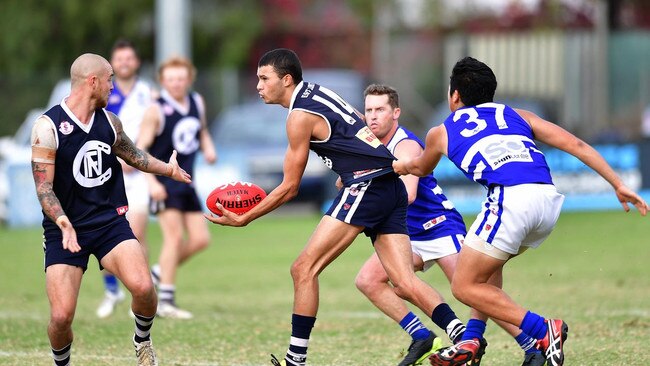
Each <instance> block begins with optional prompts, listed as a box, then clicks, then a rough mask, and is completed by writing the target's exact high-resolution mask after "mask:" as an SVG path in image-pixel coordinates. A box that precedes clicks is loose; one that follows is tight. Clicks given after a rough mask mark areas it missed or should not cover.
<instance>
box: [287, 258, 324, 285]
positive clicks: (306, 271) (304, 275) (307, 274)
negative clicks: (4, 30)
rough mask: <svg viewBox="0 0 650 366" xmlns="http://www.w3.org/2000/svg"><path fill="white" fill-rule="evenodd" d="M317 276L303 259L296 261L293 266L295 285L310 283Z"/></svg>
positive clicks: (292, 272)
mask: <svg viewBox="0 0 650 366" xmlns="http://www.w3.org/2000/svg"><path fill="white" fill-rule="evenodd" d="M317 276H318V274H317V273H316V272H315V271H314V270H313V268H312V266H311V265H310V263H308V262H307V261H305V260H303V259H301V258H298V259H296V260H295V261H294V262H293V264H292V265H291V278H292V279H293V283H294V284H298V283H301V282H306V281H310V280H311V279H313V278H315V277H317Z"/></svg>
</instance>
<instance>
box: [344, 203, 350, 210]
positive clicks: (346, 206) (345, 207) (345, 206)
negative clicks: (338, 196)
mask: <svg viewBox="0 0 650 366" xmlns="http://www.w3.org/2000/svg"><path fill="white" fill-rule="evenodd" d="M350 207H352V205H350V204H349V203H344V204H343V209H344V210H345V211H347V210H349V209H350Z"/></svg>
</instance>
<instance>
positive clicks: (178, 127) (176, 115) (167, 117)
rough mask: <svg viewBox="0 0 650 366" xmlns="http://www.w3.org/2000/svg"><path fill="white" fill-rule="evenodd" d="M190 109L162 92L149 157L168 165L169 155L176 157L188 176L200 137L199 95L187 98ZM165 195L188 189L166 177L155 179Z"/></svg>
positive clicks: (200, 105)
mask: <svg viewBox="0 0 650 366" xmlns="http://www.w3.org/2000/svg"><path fill="white" fill-rule="evenodd" d="M187 98H188V99H189V103H188V105H189V108H186V107H184V106H183V105H181V104H180V103H178V102H176V100H174V98H172V97H171V96H170V95H169V93H167V91H165V90H163V91H162V92H161V95H160V98H158V100H157V102H158V104H159V105H160V125H159V130H158V135H157V136H156V138H155V139H154V141H153V143H152V144H151V147H150V148H149V153H151V155H152V156H154V157H155V158H157V159H159V160H162V161H169V158H170V157H171V155H172V152H173V151H174V150H176V152H177V153H178V154H177V155H176V159H177V160H178V165H179V166H180V167H181V168H182V169H184V170H185V171H186V172H187V173H188V174H190V175H193V173H194V159H195V157H196V153H197V151H198V150H199V148H200V146H201V143H200V139H199V135H200V132H201V117H200V116H201V114H200V112H199V111H200V110H201V109H200V108H203V105H202V104H201V103H200V101H199V97H198V94H196V93H191V94H190V95H189V96H188V97H187ZM156 178H157V179H158V181H160V182H161V183H162V184H163V185H164V186H165V188H166V189H167V192H168V193H173V192H179V191H180V192H184V191H186V190H187V189H188V187H190V185H188V184H186V183H183V182H177V181H175V180H173V179H171V178H169V177H165V176H161V175H157V176H156Z"/></svg>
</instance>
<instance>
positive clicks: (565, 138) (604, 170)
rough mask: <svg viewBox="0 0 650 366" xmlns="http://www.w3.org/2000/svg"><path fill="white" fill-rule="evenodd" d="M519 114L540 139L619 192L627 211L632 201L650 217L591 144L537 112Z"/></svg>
mask: <svg viewBox="0 0 650 366" xmlns="http://www.w3.org/2000/svg"><path fill="white" fill-rule="evenodd" d="M516 111H517V113H519V115H521V116H522V117H523V118H524V119H525V120H526V121H527V122H528V123H529V124H530V126H531V128H532V130H533V134H534V137H535V139H536V140H539V141H541V142H543V143H545V144H548V145H550V146H553V147H555V148H557V149H560V150H562V151H565V152H567V153H569V154H571V155H573V156H575V157H576V158H578V159H580V161H582V162H583V163H585V165H587V166H588V167H590V168H591V169H593V170H594V171H595V172H596V173H598V174H600V176H601V177H603V178H604V179H605V180H606V181H607V182H608V183H609V184H611V186H612V187H613V188H614V191H615V192H616V197H617V198H618V200H619V202H620V203H621V205H622V206H623V209H624V210H625V211H626V212H627V211H629V210H630V208H629V206H628V202H629V203H632V204H633V205H634V206H635V207H636V208H637V209H638V210H639V212H640V213H641V215H643V216H645V215H646V214H647V212H648V204H647V203H646V202H645V201H644V200H643V198H641V196H639V195H638V194H637V193H635V192H634V191H632V190H631V189H630V188H628V187H627V186H626V185H625V184H624V183H623V180H622V179H621V178H620V177H619V176H618V174H616V172H615V171H614V169H612V167H611V166H610V165H609V164H608V163H607V161H606V160H605V159H604V158H603V157H602V155H600V153H598V151H596V149H594V148H593V147H592V146H591V145H589V144H587V143H586V142H584V141H582V140H581V139H579V138H578V137H577V136H575V135H573V134H572V133H570V132H569V131H567V130H565V129H563V128H562V127H560V126H558V125H556V124H554V123H551V122H549V121H547V120H545V119H543V118H541V117H539V116H537V115H536V114H535V113H532V112H529V111H526V110H523V109H516Z"/></svg>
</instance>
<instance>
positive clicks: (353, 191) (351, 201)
mask: <svg viewBox="0 0 650 366" xmlns="http://www.w3.org/2000/svg"><path fill="white" fill-rule="evenodd" d="M407 208H408V195H407V193H406V188H405V187H404V183H402V180H401V179H399V177H398V176H397V175H396V174H393V173H390V174H386V175H382V176H379V177H376V178H373V179H371V180H367V181H363V182H359V183H354V184H352V185H350V186H349V187H344V188H343V189H341V190H340V191H339V193H338V195H337V196H336V198H334V202H333V203H332V206H330V208H329V209H328V210H327V212H326V215H329V216H332V217H334V218H335V219H337V220H340V221H343V222H345V223H348V224H351V225H356V226H363V227H364V230H363V232H364V233H365V234H366V235H367V236H369V237H370V238H371V239H372V242H373V243H374V242H375V239H376V238H377V234H406V235H408V229H407V228H406V210H407Z"/></svg>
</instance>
